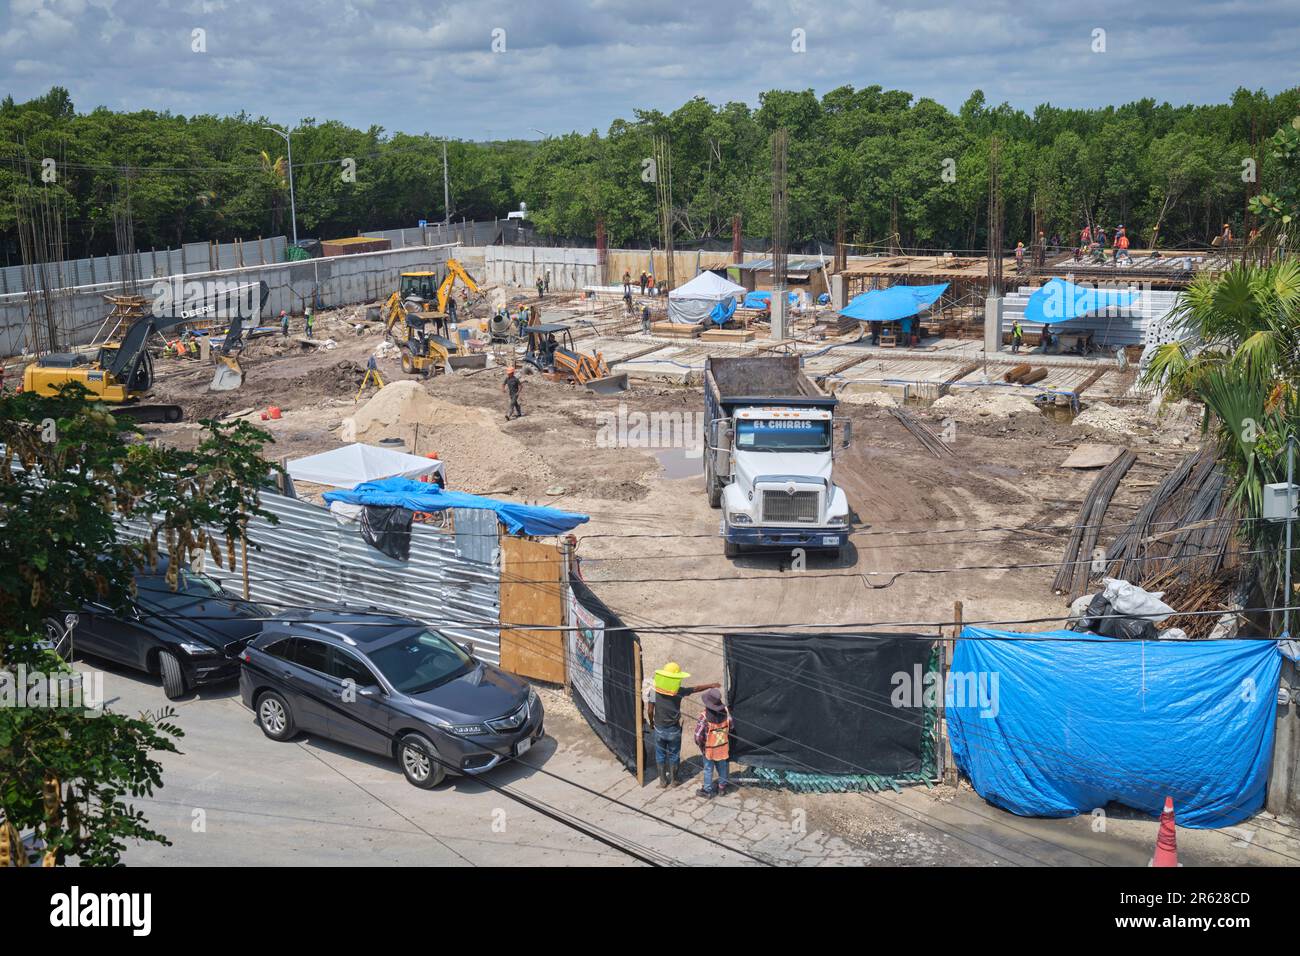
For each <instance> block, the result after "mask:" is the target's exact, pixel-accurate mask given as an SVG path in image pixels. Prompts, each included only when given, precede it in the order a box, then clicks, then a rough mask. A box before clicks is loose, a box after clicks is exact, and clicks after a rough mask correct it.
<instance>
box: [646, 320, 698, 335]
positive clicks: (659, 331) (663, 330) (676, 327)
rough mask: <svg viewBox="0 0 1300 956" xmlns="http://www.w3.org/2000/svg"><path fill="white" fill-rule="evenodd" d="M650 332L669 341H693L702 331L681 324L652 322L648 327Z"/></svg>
mask: <svg viewBox="0 0 1300 956" xmlns="http://www.w3.org/2000/svg"><path fill="white" fill-rule="evenodd" d="M650 331H651V332H652V333H653V334H655V335H663V336H667V337H668V338H670V339H693V338H697V337H698V336H699V334H700V333H701V332H702V331H704V330H703V329H702V328H700V326H698V325H685V324H683V323H681V322H654V323H651V325H650Z"/></svg>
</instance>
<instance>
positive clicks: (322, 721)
mask: <svg viewBox="0 0 1300 956" xmlns="http://www.w3.org/2000/svg"><path fill="white" fill-rule="evenodd" d="M240 661H241V662H242V666H241V668H240V674H239V690H240V693H241V694H242V696H243V699H244V704H245V705H246V706H247V707H249V708H251V709H252V710H253V712H254V713H255V714H256V715H257V722H258V724H259V725H261V728H262V731H263V733H265V734H266V735H267V736H268V737H270V738H271V739H272V740H289V739H290V738H292V737H293V736H295V735H296V734H297V733H298V732H299V731H306V732H308V733H314V734H319V735H320V736H322V737H328V738H330V739H332V740H337V741H339V742H341V743H345V744H351V745H353V746H356V747H360V748H362V749H363V750H369V751H371V752H372V753H379V754H387V755H389V756H392V757H394V758H395V759H397V761H398V762H399V763H400V764H401V766H402V772H403V773H405V774H406V779H407V780H409V781H410V782H411V783H413V784H414V785H415V786H417V787H422V788H425V789H429V788H432V787H436V786H437V785H438V784H439V783H441V782H442V780H443V778H444V777H445V776H446V775H447V774H448V773H452V774H479V773H483V772H484V771H487V770H491V769H492V768H493V767H495V766H496V765H497V764H498V763H500V762H502V761H503V760H509V759H511V758H513V757H517V756H519V755H520V754H522V753H524V752H525V751H527V750H528V749H529V748H530V747H531V746H532V745H533V744H534V743H536V742H537V741H538V740H540V739H541V737H542V735H543V732H544V731H543V728H542V720H543V716H544V715H543V712H542V702H541V701H540V700H539V699H538V698H537V692H536V691H535V690H533V689H532V688H531V687H530V686H529V685H528V684H527V683H526V682H524V681H522V680H520V679H519V678H517V677H515V676H513V675H511V674H507V673H506V672H505V671H503V670H501V669H500V668H497V667H493V666H492V665H491V664H487V663H484V662H483V661H479V660H476V659H475V657H474V655H473V653H472V652H471V651H470V649H469V648H468V647H466V646H461V645H459V644H456V643H455V642H454V641H451V640H449V639H448V638H446V637H444V636H443V635H441V634H439V633H438V632H437V631H433V630H430V629H429V628H428V627H426V626H425V625H423V624H421V623H419V622H418V621H413V620H411V619H409V618H403V617H397V616H389V615H385V614H378V613H373V612H359V611H356V610H344V611H299V612H292V611H289V612H285V613H283V614H280V615H277V616H276V617H275V618H273V619H271V620H270V621H269V622H267V623H266V624H265V625H264V627H263V628H262V633H261V634H260V635H259V636H258V637H257V638H255V639H254V640H253V641H252V642H251V643H250V644H249V645H248V646H247V647H246V648H244V651H243V653H242V654H241V655H240Z"/></svg>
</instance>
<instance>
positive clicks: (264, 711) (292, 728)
mask: <svg viewBox="0 0 1300 956" xmlns="http://www.w3.org/2000/svg"><path fill="white" fill-rule="evenodd" d="M257 725H258V726H259V727H261V728H262V733H264V734H266V736H268V737H270V738H271V739H272V740H288V739H289V738H290V737H292V736H293V735H294V734H296V733H297V732H298V728H297V726H296V725H295V724H294V722H293V714H292V713H291V712H290V710H289V703H288V701H286V700H285V699H284V698H283V697H281V696H280V695H279V694H277V693H276V692H275V691H267V692H266V693H265V694H263V695H262V696H261V697H259V698H258V699H257Z"/></svg>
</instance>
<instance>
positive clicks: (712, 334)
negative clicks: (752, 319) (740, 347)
mask: <svg viewBox="0 0 1300 956" xmlns="http://www.w3.org/2000/svg"><path fill="white" fill-rule="evenodd" d="M755 335H756V333H755V332H754V330H753V329H709V330H708V331H706V332H703V333H701V334H700V338H701V339H703V340H704V341H706V342H750V341H752V340H753V339H754V336H755Z"/></svg>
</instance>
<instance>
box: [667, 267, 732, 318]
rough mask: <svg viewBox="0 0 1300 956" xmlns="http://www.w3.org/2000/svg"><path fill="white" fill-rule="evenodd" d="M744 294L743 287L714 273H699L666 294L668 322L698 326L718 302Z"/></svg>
mask: <svg viewBox="0 0 1300 956" xmlns="http://www.w3.org/2000/svg"><path fill="white" fill-rule="evenodd" d="M744 294H745V287H744V286H741V285H736V283H734V282H732V281H731V280H730V279H724V278H722V276H720V275H718V274H717V273H716V272H701V273H700V274H699V275H697V276H696V277H695V278H694V279H692V280H691V281H690V282H687V283H686V284H685V285H682V286H680V287H678V288H676V289H673V290H671V291H670V292H669V293H668V320H669V321H670V322H678V323H681V324H683V325H698V324H699V323H701V322H703V321H704V320H705V319H706V318H708V316H709V313H710V312H712V311H713V307H714V306H715V305H717V304H718V303H719V302H723V301H726V300H727V299H731V298H734V297H735V296H738V295H744Z"/></svg>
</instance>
